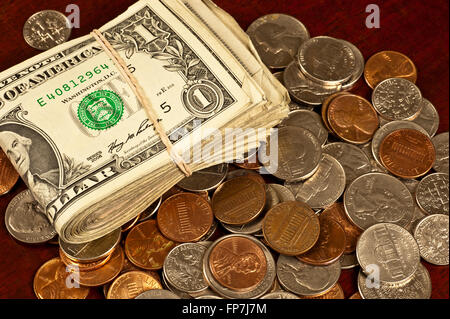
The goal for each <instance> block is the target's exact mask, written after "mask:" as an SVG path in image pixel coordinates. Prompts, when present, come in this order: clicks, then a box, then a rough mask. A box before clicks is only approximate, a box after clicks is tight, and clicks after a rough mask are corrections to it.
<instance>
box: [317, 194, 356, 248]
mask: <svg viewBox="0 0 450 319" xmlns="http://www.w3.org/2000/svg"><path fill="white" fill-rule="evenodd" d="M320 217H321V218H322V217H326V218H333V219H334V220H336V221H337V222H338V223H339V224H340V225H341V226H342V227H343V228H344V231H345V250H344V254H350V253H353V252H354V251H355V250H356V243H357V241H358V238H359V236H360V235H361V233H362V232H361V230H360V229H359V228H358V227H356V226H355V225H353V224H352V223H351V222H350V221H349V219H348V217H347V215H346V214H345V209H344V204H343V203H334V204H333V205H331V206H329V207H328V208H326V209H325V210H324V211H323V212H322V213H321V214H320Z"/></svg>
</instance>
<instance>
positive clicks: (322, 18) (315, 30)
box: [0, 0, 449, 299]
mask: <svg viewBox="0 0 450 319" xmlns="http://www.w3.org/2000/svg"><path fill="white" fill-rule="evenodd" d="M134 2H135V1H133V0H95V1H92V0H78V1H77V0H46V1H36V0H33V1H26V0H1V2H0V43H1V45H0V71H3V70H6V69H7V68H9V67H11V66H14V65H15V64H17V63H20V62H22V61H24V60H26V59H28V58H30V57H33V56H34V55H36V54H38V53H40V51H38V50H35V49H33V48H31V47H30V46H28V45H27V44H26V43H25V41H24V39H23V36H22V29H23V25H24V23H25V21H26V20H27V19H28V17H30V16H31V15H32V14H34V13H36V12H38V11H41V10H46V9H53V10H58V11H60V12H63V13H64V12H65V9H66V6H67V5H69V4H71V3H73V4H77V5H78V6H79V7H80V13H81V19H80V20H81V21H80V22H81V26H80V28H79V29H74V30H73V31H72V35H71V39H74V38H76V37H79V36H82V35H86V34H88V33H89V32H90V31H91V30H92V29H94V28H99V27H101V26H102V25H103V24H105V23H106V22H108V21H110V20H111V19H113V18H115V17H116V16H118V15H119V14H120V13H122V12H124V11H125V10H126V9H127V8H128V6H130V5H132V4H133V3H134ZM215 2H216V4H217V5H219V6H220V7H222V8H223V9H225V10H226V11H227V12H228V13H230V14H231V15H232V16H234V18H235V19H236V20H237V21H238V23H239V24H240V25H241V27H242V28H243V29H244V30H246V29H247V27H248V26H249V25H250V23H252V22H253V21H254V20H255V19H257V18H258V17H260V16H262V15H265V14H269V13H286V14H290V15H293V16H295V17H296V18H298V19H299V20H300V21H302V22H303V24H305V26H306V27H307V28H308V30H309V32H310V34H311V37H314V36H319V35H329V36H333V37H336V38H341V39H345V40H347V41H350V42H352V43H353V44H355V45H356V46H357V47H358V48H359V49H360V50H361V52H362V53H363V55H364V57H365V59H366V60H367V59H368V58H369V57H370V56H371V55H372V54H374V53H376V52H379V51H382V50H394V51H399V52H402V53H404V54H406V55H407V56H409V57H410V58H411V59H412V60H413V61H414V63H415V64H416V66H417V69H418V80H417V85H418V87H419V88H420V89H421V91H422V93H423V96H424V97H425V98H427V99H429V100H430V101H431V102H432V103H433V104H434V106H435V107H436V108H437V110H438V112H439V115H440V117H441V123H440V128H439V131H438V133H441V132H445V131H448V110H449V86H448V85H449V84H448V83H449V64H448V62H449V55H448V46H449V35H448V27H449V8H448V0H433V1H423V0H389V1H386V0H378V1H376V0H352V1H348V0H347V1H344V0H333V1H332V0H327V1H325V0H290V1H274V0H216V1H215ZM371 3H375V4H377V5H378V6H379V7H380V16H381V28H380V29H367V28H366V26H365V21H366V17H367V16H368V14H369V13H366V12H365V10H366V7H367V5H369V4H371ZM67 15H68V14H67ZM352 92H354V93H356V94H360V95H362V96H364V97H365V98H368V99H370V94H371V90H370V89H369V87H368V86H367V85H366V84H365V83H364V81H363V80H360V81H359V83H358V85H357V87H356V88H355V89H353V90H352ZM24 189H25V185H24V184H23V182H22V181H19V182H18V183H17V185H16V186H15V187H14V188H13V189H12V190H11V192H10V193H8V194H6V195H4V196H2V197H0V219H1V222H0V298H35V295H34V293H33V277H34V274H35V272H36V271H37V269H38V268H39V267H40V266H41V265H42V264H43V263H44V262H46V261H47V260H49V259H51V258H53V257H56V256H57V255H58V248H57V246H52V245H50V244H46V245H35V246H32V245H25V244H22V243H19V242H17V241H15V240H14V239H13V238H12V237H11V236H10V235H9V234H8V232H7V230H6V227H5V225H4V222H3V220H4V212H5V209H6V206H7V205H8V203H9V202H10V200H11V199H12V198H13V197H14V196H15V195H17V194H18V193H19V192H21V191H22V190H24ZM423 263H424V265H425V266H426V267H427V269H428V270H429V272H430V275H431V280H432V286H433V293H432V298H447V299H448V297H449V280H448V279H449V271H448V270H449V267H448V266H445V267H438V266H433V265H430V264H428V263H426V262H423ZM356 278H357V270H355V269H353V270H345V271H343V272H342V275H341V278H340V281H339V282H340V284H341V285H342V288H343V289H344V293H345V296H346V297H349V296H351V295H352V294H353V293H355V292H356V291H357V285H356ZM101 296H102V294H101V291H100V289H93V290H92V292H91V295H90V297H91V298H100V297H101Z"/></svg>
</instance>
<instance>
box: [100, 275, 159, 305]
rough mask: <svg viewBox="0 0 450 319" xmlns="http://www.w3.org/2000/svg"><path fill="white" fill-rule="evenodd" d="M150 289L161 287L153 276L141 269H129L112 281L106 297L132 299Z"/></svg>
mask: <svg viewBox="0 0 450 319" xmlns="http://www.w3.org/2000/svg"><path fill="white" fill-rule="evenodd" d="M151 289H162V286H161V284H160V283H159V282H158V281H156V280H155V278H153V277H152V276H150V275H149V274H147V273H145V272H143V271H129V272H126V273H124V274H122V275H120V276H119V277H117V278H116V279H115V280H114V281H113V283H112V284H111V287H109V290H108V295H107V296H106V298H107V299H134V298H136V297H138V296H139V295H140V294H142V293H143V292H145V291H147V290H151Z"/></svg>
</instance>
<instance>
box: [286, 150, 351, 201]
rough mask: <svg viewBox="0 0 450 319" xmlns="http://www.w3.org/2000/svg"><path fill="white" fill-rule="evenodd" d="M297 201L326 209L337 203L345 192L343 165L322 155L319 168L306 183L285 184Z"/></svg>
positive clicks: (332, 158) (328, 156)
mask: <svg viewBox="0 0 450 319" xmlns="http://www.w3.org/2000/svg"><path fill="white" fill-rule="evenodd" d="M284 186H286V187H287V188H288V189H289V190H291V191H292V193H293V194H294V196H295V198H296V200H298V201H302V202H305V203H306V204H308V205H309V206H310V207H311V208H314V209H321V208H326V207H328V206H330V205H331V204H333V203H334V202H336V201H337V200H338V199H339V197H341V195H342V193H343V192H344V190H345V171H344V168H343V167H342V165H341V164H340V163H339V162H338V161H337V160H336V159H335V158H334V157H332V156H330V155H328V154H323V155H322V160H321V161H320V164H319V168H318V169H317V171H316V172H315V173H314V175H313V176H311V177H310V178H309V179H308V180H306V181H305V182H300V183H285V184H284Z"/></svg>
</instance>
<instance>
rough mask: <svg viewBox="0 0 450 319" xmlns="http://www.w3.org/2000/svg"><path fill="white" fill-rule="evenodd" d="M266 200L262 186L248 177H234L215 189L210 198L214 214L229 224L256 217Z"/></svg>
mask: <svg viewBox="0 0 450 319" xmlns="http://www.w3.org/2000/svg"><path fill="white" fill-rule="evenodd" d="M265 202H266V191H265V189H264V186H263V185H261V184H260V183H258V182H255V181H254V180H252V179H250V178H248V177H236V178H233V179H231V180H229V181H226V182H225V183H223V184H222V185H220V186H219V188H217V189H216V191H215V192H214V195H213V198H212V209H213V212H214V216H215V217H216V218H217V219H218V220H219V221H221V222H223V223H225V224H230V225H242V224H246V223H249V222H251V221H252V220H254V219H256V218H257V217H258V215H259V214H260V213H261V212H262V210H263V208H264V205H265Z"/></svg>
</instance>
